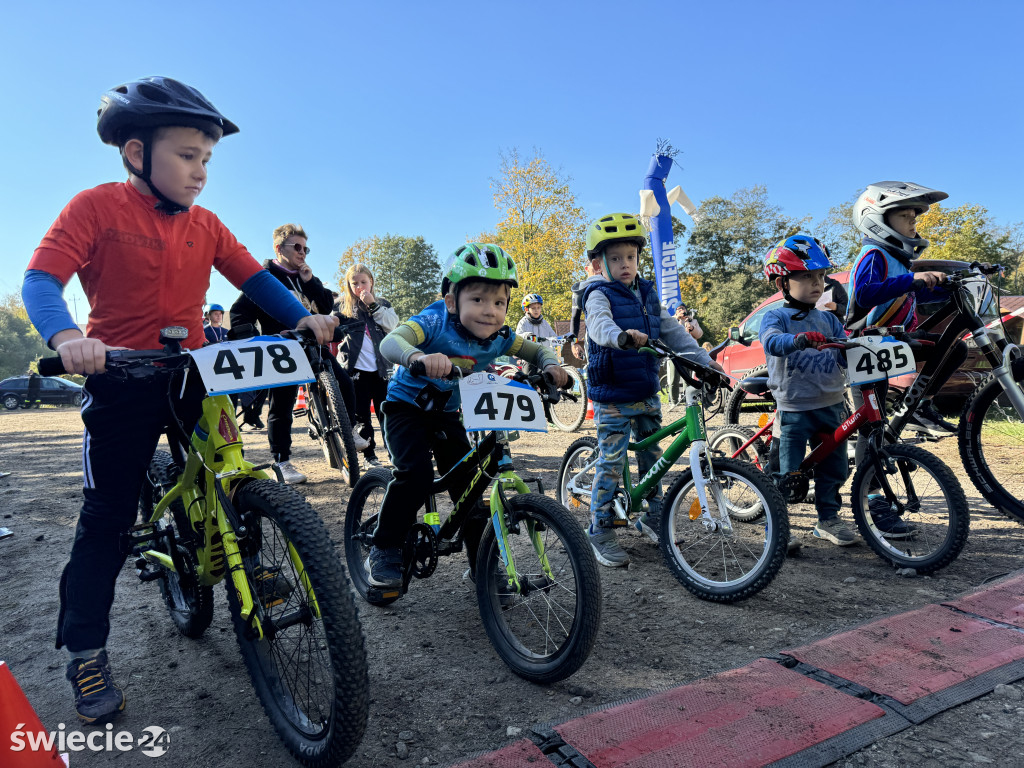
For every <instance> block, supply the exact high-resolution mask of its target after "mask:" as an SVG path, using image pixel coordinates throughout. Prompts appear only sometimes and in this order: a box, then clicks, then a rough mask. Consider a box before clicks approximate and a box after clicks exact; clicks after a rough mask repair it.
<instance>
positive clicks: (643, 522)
mask: <svg viewBox="0 0 1024 768" xmlns="http://www.w3.org/2000/svg"><path fill="white" fill-rule="evenodd" d="M656 525H658V521H657V520H655V519H653V518H652V517H651V516H650V515H640V517H638V518H637V519H636V521H635V522H634V523H633V527H634V528H636V529H637V530H638V531H640V533H642V534H643V535H644V536H646V537H647V538H649V539H650V540H651V541H653V542H654V543H655V544H657V543H658V532H657V531H656V530H655V526H656Z"/></svg>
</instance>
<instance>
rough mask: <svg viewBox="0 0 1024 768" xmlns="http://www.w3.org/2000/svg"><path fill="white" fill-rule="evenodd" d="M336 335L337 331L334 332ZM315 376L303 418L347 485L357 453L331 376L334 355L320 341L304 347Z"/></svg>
mask: <svg viewBox="0 0 1024 768" xmlns="http://www.w3.org/2000/svg"><path fill="white" fill-rule="evenodd" d="M335 335H336V337H337V331H336V334H335ZM303 349H304V351H305V353H306V358H307V359H308V360H309V364H310V367H311V368H312V369H313V373H314V375H315V376H316V379H315V380H314V381H312V382H310V383H309V384H307V385H306V418H307V419H308V420H309V436H310V437H311V438H312V439H313V440H315V441H316V442H317V443H319V444H320V449H321V450H322V451H323V452H324V458H326V459H327V463H328V464H330V466H331V468H332V469H337V470H340V471H341V476H342V478H344V480H345V482H346V483H348V485H349V487H350V488H352V487H355V484H356V481H357V480H359V453H358V451H356V444H355V438H354V432H353V429H352V423H351V422H350V421H349V418H348V410H347V409H346V407H345V401H344V399H343V398H342V395H341V389H340V388H339V387H338V380H337V379H336V378H335V376H334V370H333V365H332V363H334V365H336V364H337V363H335V362H334V358H333V357H331V354H330V352H328V351H327V348H326V347H323V346H320V345H319V344H308V345H305V346H303Z"/></svg>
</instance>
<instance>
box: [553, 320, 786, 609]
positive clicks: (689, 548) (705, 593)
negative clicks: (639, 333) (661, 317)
mask: <svg viewBox="0 0 1024 768" xmlns="http://www.w3.org/2000/svg"><path fill="white" fill-rule="evenodd" d="M640 351H641V352H644V353H647V354H655V355H660V356H664V357H669V358H671V359H672V361H673V362H674V363H675V364H676V367H677V369H678V370H679V372H680V375H681V376H683V378H684V379H685V380H686V383H687V385H688V386H687V388H686V410H685V412H684V414H683V415H682V417H681V418H679V419H677V420H676V421H673V422H672V423H671V424H668V425H666V426H664V427H662V428H661V429H659V430H658V431H657V432H655V433H654V434H653V435H649V436H646V437H644V438H643V439H641V440H639V441H637V442H631V443H629V450H630V451H633V452H641V451H645V450H647V449H648V448H650V447H651V446H653V445H655V444H657V443H660V442H661V441H662V440H665V439H667V438H670V437H674V438H675V439H673V441H672V443H671V444H670V445H669V446H668V448H666V449H665V452H664V455H663V456H662V457H661V458H660V459H658V461H656V462H655V463H654V466H652V467H651V468H650V470H649V471H648V472H647V473H646V475H644V476H643V477H642V478H640V479H639V480H638V481H637V483H636V484H635V485H634V484H633V482H632V479H631V477H630V471H629V469H630V467H629V462H628V461H626V462H625V463H624V466H623V472H622V485H621V486H619V487H618V488H616V489H615V494H614V497H613V499H612V508H613V510H614V514H615V519H614V523H613V525H614V526H615V527H619V526H621V527H627V526H629V525H630V524H631V523H632V524H634V525H635V526H636V527H638V528H641V526H640V525H639V524H638V521H639V518H640V516H641V515H642V514H644V515H647V516H648V521H649V522H648V525H649V529H650V530H651V531H652V533H654V534H655V535H656V536H657V539H658V544H659V546H660V548H661V551H662V555H663V556H664V558H665V563H666V564H667V565H668V568H669V570H670V571H671V572H672V574H673V575H674V576H675V577H676V579H678V580H679V582H680V583H681V584H682V585H683V586H684V587H686V589H688V590H689V591H690V592H692V593H693V594H695V595H697V597H700V598H703V599H704V600H710V601H714V602H734V601H736V600H742V599H744V598H747V597H750V596H751V595H754V594H756V593H757V592H759V591H760V590H762V589H764V587H766V586H767V585H768V584H770V583H771V581H772V579H773V578H775V574H777V573H778V571H779V569H780V568H781V567H782V563H783V561H784V560H785V558H786V546H787V543H788V541H789V518H788V513H787V510H786V502H785V500H784V499H783V497H782V494H781V493H779V491H778V489H777V488H776V487H775V484H774V483H772V481H771V479H770V478H769V477H768V476H766V475H764V474H763V473H761V472H758V471H757V469H756V468H754V467H752V466H751V465H749V464H747V463H745V462H742V461H737V460H735V459H725V458H718V457H712V456H711V455H710V454H709V453H708V450H707V446H706V444H705V440H706V439H707V435H706V432H705V427H704V412H703V406H702V402H703V399H702V389H706V388H708V387H710V386H712V385H711V384H710V382H716V381H717V380H718V379H719V374H718V372H717V371H713V370H711V369H709V368H706V367H704V366H702V365H699V364H697V363H693V362H691V361H689V360H687V359H686V358H684V357H682V356H681V355H677V354H676V353H675V352H673V351H672V350H671V349H670V348H669V347H667V346H666V345H665V344H664V343H663V342H660V341H657V340H650V341H649V342H648V346H646V347H643V348H641V350H640ZM694 374H696V376H695V375H694ZM698 376H699V377H700V378H697V377H698ZM702 382H703V383H702ZM714 386H717V385H714ZM684 453H688V457H689V468H688V469H686V470H685V471H684V472H683V473H682V474H681V475H680V476H679V477H678V478H677V479H676V480H675V481H674V482H673V483H672V485H671V486H670V487H669V489H668V491H667V492H666V493H665V496H664V498H663V499H662V502H661V504H660V509H659V505H658V504H656V503H652V502H650V501H649V498H650V497H651V496H653V493H654V491H655V488H656V486H657V484H658V483H660V481H661V478H662V477H664V475H665V474H666V473H667V472H668V470H669V468H670V467H672V465H673V464H675V462H676V461H677V460H678V459H680V457H682V456H683V455H684ZM597 459H598V445H597V440H596V439H595V438H593V437H583V438H580V439H579V440H577V441H575V442H574V443H573V444H572V445H570V446H569V448H568V450H566V452H565V454H564V455H563V457H562V464H561V467H560V469H559V472H558V499H559V501H560V502H561V503H562V504H564V505H565V506H566V507H568V508H569V509H570V510H572V511H573V512H575V513H576V515H577V516H578V517H579V519H580V521H581V522H583V523H584V524H585V525H590V522H591V513H590V498H591V494H592V490H593V484H594V476H595V467H596V464H597Z"/></svg>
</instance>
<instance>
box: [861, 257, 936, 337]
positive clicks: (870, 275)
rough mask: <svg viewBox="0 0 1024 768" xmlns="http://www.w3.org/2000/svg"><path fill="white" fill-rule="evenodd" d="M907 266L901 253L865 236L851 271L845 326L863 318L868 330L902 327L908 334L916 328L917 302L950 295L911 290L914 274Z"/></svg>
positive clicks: (909, 263)
mask: <svg viewBox="0 0 1024 768" xmlns="http://www.w3.org/2000/svg"><path fill="white" fill-rule="evenodd" d="M910 265H911V262H910V261H909V260H908V259H907V258H906V257H905V256H903V255H902V254H897V253H894V252H893V251H892V250H890V249H889V248H888V247H886V245H885V244H884V243H880V242H878V241H876V240H872V239H870V238H867V237H865V238H864V245H863V247H862V248H861V249H860V253H859V254H857V258H856V260H855V261H854V263H853V269H851V270H850V308H849V312H848V314H847V316H846V324H847V325H850V324H851V323H854V322H856V321H858V320H860V319H862V318H864V317H865V316H866V317H867V327H870V326H873V325H903V326H906V328H907V330H908V331H912V330H913V329H914V328H915V327H917V302H918V301H921V302H922V303H926V302H929V301H936V300H939V299H943V298H945V297H947V296H948V295H949V294H948V293H947V292H946V290H945V289H944V288H924V289H922V290H920V291H917V292H915V291H913V290H912V289H911V283H913V282H914V274H913V272H911V270H910Z"/></svg>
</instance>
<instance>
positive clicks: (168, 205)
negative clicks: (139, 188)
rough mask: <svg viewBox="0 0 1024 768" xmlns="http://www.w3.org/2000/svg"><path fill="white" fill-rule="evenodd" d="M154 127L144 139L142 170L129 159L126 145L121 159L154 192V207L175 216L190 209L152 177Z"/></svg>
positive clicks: (122, 150)
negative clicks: (163, 189)
mask: <svg viewBox="0 0 1024 768" xmlns="http://www.w3.org/2000/svg"><path fill="white" fill-rule="evenodd" d="M154 133H155V130H154V129H150V130H149V131H148V132H147V133H146V135H145V137H143V139H142V170H141V171H140V170H139V169H138V168H136V167H135V166H134V165H132V163H131V161H130V160H128V156H127V155H126V154H125V153H124V146H122V147H121V159H122V160H123V161H124V164H125V167H126V168H127V169H128V172H129V173H131V174H132V175H134V176H138V177H139V178H140V179H142V180H143V181H144V182H146V186H147V187H149V191H150V192H152V193H153V196H154V197H156V199H157V201H158V202H157V204H156V205H154V206H153V207H154V208H155V209H156V210H158V211H163V212H164V213H166V214H167V215H169V216H173V215H174V214H176V213H183V212H185V211H187V210H188V206H187V205H181V204H179V203H176V202H174V201H173V200H171V199H170V198H169V197H167V195H165V194H164V193H163V192H161V191H160V190H159V189H157V188H156V185H154V184H153V181H152V179H151V178H150V177H151V176H152V173H153V134H154Z"/></svg>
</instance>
